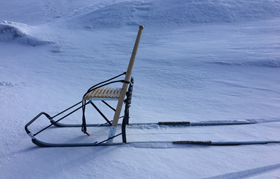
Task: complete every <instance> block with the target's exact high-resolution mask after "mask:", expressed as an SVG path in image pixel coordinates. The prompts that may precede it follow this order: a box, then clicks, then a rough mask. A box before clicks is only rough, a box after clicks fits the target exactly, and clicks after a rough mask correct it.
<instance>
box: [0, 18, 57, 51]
mask: <svg viewBox="0 0 280 179" xmlns="http://www.w3.org/2000/svg"><path fill="white" fill-rule="evenodd" d="M29 33H32V27H31V26H29V25H27V24H23V23H17V22H11V21H1V22H0V42H1V41H3V42H9V41H16V42H18V43H21V44H27V45H32V46H35V45H44V44H52V43H53V42H51V41H46V40H41V39H39V38H36V37H34V36H32V35H30V34H29Z"/></svg>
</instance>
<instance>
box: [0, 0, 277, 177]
mask: <svg viewBox="0 0 280 179" xmlns="http://www.w3.org/2000/svg"><path fill="white" fill-rule="evenodd" d="M0 17H1V19H0V60H1V65H0V103H1V105H0V106H1V107H0V114H1V116H0V120H1V127H0V132H1V136H0V145H1V149H0V158H1V160H0V173H1V177H3V178H21V177H22V176H24V177H26V178H124V177H126V178H209V177H210V178H213V179H218V178H250V177H252V178H279V176H280V173H279V168H280V164H279V162H280V158H279V157H278V155H279V152H280V145H279V144H268V145H252V146H232V147H229V146H224V147H217V146H211V147H209V146H190V145H185V146H174V145H173V144H171V143H162V142H159V143H153V144H151V143H141V141H174V140H212V141H232V140H234V141H236V140H238V141H247V140H249V141H252V140H279V135H278V134H279V104H280V92H279V89H280V80H279V79H280V78H279V66H280V58H279V56H280V53H279V49H280V43H279V42H280V36H279V32H280V29H279V24H280V2H279V1H269V0H259V1H246V2H245V1H243V0H236V1H230V0H201V1H182V0H176V1H174V0H144V1H124V0H117V1H113V0H105V1H103V0H102V1H101V0H97V1H94V2H93V1H90V0H85V1H81V2H78V1H77V2H76V1H67V0H62V1H53V0H46V1H42V2H38V1H35V0H28V1H24V2H22V1H18V0H15V1H4V2H1V5H0ZM140 24H142V25H144V26H145V29H144V30H143V34H142V38H141V41H140V45H139V50H138V54H137V57H136V62H135V65H134V69H133V76H134V78H135V85H134V91H133V99H132V107H131V109H130V113H131V114H130V115H131V119H130V122H132V123H133V122H136V123H140V122H151V123H154V122H158V121H191V122H215V121H239V120H246V121H251V122H260V123H259V124H252V125H240V126H211V127H210V126H209V127H203V126H200V127H179V128H175V127H158V126H141V127H139V126H130V127H127V138H128V142H129V141H131V142H137V141H138V142H139V143H137V144H131V145H127V146H125V145H122V146H110V147H107V146H98V147H78V148H39V147H36V146H34V144H33V143H32V142H31V141H30V138H29V137H28V136H27V135H26V133H25V131H24V125H25V124H26V123H27V122H28V121H29V120H31V119H32V118H33V117H34V116H35V115H37V114H38V113H39V112H41V111H45V112H47V113H49V114H50V115H51V116H53V115H54V114H56V113H57V112H59V111H61V110H63V109H65V108H66V107H69V106H70V105H71V104H73V103H75V102H77V101H79V100H81V97H82V95H83V94H84V92H85V91H86V90H87V89H88V88H89V87H90V86H92V85H93V84H95V83H98V82H100V81H103V80H105V79H108V78H110V77H112V76H115V75H116V74H119V73H122V72H123V71H124V70H125V69H126V67H127V63H128V60H129V58H130V55H131V54H130V53H131V50H132V47H133V44H134V40H135V36H136V32H137V30H138V25H140ZM97 105H98V107H99V106H100V108H101V109H103V108H102V104H99V103H97ZM90 110H92V109H89V112H88V113H87V116H88V121H89V122H94V123H102V122H103V119H102V118H101V117H100V116H98V117H96V115H98V114H97V113H95V112H94V111H90ZM104 110H105V111H106V114H107V112H108V113H109V114H108V115H109V116H108V118H112V117H113V114H111V113H110V112H111V111H109V110H107V109H104ZM80 117H81V113H78V114H75V115H73V116H72V117H69V119H68V120H69V121H68V122H70V123H77V122H80V120H81V118H80ZM46 125H49V121H48V119H45V118H43V117H42V118H40V120H38V122H37V121H36V123H34V126H32V127H31V129H32V131H33V130H34V131H35V130H40V129H42V127H44V126H46ZM88 131H89V133H90V134H91V136H89V137H88V136H84V135H83V134H82V133H81V131H80V128H75V129H73V128H71V129H67V128H63V129H57V128H51V129H50V130H48V131H46V133H42V134H40V135H38V138H40V139H41V138H42V140H46V141H48V142H93V141H100V140H104V139H105V138H106V137H107V135H108V128H101V129H100V128H89V129H88ZM118 132H120V128H118ZM115 141H116V142H120V141H121V139H119V138H118V139H115ZM108 170H109V171H110V172H107V171H108Z"/></svg>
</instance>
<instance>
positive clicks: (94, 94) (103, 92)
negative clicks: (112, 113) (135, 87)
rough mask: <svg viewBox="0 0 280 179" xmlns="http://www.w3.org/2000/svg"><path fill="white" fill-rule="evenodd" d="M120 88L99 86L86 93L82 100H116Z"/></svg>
mask: <svg viewBox="0 0 280 179" xmlns="http://www.w3.org/2000/svg"><path fill="white" fill-rule="evenodd" d="M120 94H121V88H108V87H101V88H98V89H96V90H93V91H91V92H89V93H87V94H86V95H85V96H84V99H83V100H118V99H119V97H120Z"/></svg>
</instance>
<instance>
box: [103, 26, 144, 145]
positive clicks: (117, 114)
mask: <svg viewBox="0 0 280 179" xmlns="http://www.w3.org/2000/svg"><path fill="white" fill-rule="evenodd" d="M143 29H144V27H143V26H142V25H141V26H139V31H138V34H137V37H136V41H135V44H134V48H133V51H132V54H131V57H130V61H129V65H128V67H127V71H126V75H125V78H124V80H125V81H129V79H130V76H131V73H132V68H133V65H134V61H135V57H136V53H137V49H138V45H139V42H140V38H141V34H142V30H143ZM127 87H128V84H127V83H124V84H123V86H122V89H121V93H120V97H119V101H118V105H117V108H116V112H115V115H114V119H113V122H112V126H111V128H110V132H109V136H108V138H111V137H113V136H114V135H115V133H116V129H117V125H118V121H119V117H120V113H121V110H122V105H123V101H124V98H125V93H126V90H127ZM112 142H113V139H111V140H108V142H107V143H112Z"/></svg>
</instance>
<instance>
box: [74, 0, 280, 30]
mask: <svg viewBox="0 0 280 179" xmlns="http://www.w3.org/2000/svg"><path fill="white" fill-rule="evenodd" d="M79 14H82V15H78V17H76V18H77V19H76V20H77V23H80V24H81V25H82V26H83V27H85V28H89V29H90V28H110V27H111V28H112V27H113V28H117V27H122V26H125V25H139V24H143V25H145V26H147V25H148V26H149V25H152V26H172V25H180V26H182V25H187V24H193V23H194V24H199V23H229V22H237V21H252V20H262V19H267V18H271V17H279V16H280V2H279V1H266V0H260V1H257V2H256V1H243V0H236V1H230V0H201V1H182V0H176V1H174V0H161V1H145V2H139V1H136V2H135V1H133V2H120V3H115V4H113V5H108V6H105V7H102V8H99V9H95V10H92V11H91V12H86V13H84V14H83V13H79Z"/></svg>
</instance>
